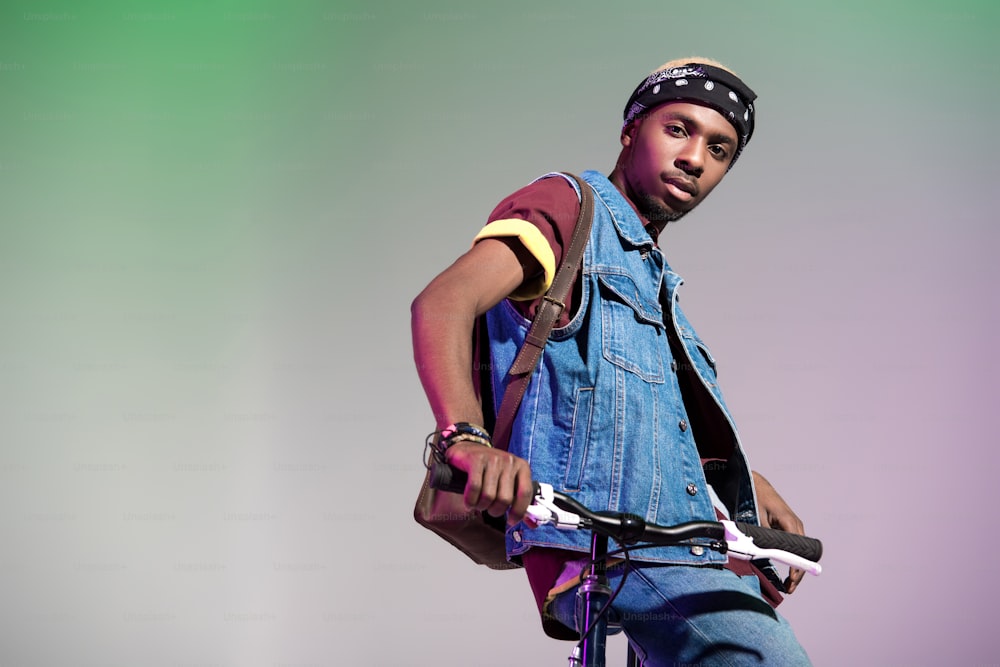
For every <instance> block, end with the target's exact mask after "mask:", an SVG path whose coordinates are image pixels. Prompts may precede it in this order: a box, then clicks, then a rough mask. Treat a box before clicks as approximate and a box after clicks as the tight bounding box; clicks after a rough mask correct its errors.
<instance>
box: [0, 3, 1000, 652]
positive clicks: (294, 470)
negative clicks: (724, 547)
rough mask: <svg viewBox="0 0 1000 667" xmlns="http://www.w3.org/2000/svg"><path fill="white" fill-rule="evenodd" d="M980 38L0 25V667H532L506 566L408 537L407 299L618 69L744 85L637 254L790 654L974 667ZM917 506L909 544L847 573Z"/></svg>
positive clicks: (532, 621) (476, 15) (984, 633)
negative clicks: (776, 560) (720, 66)
mask: <svg viewBox="0 0 1000 667" xmlns="http://www.w3.org/2000/svg"><path fill="white" fill-rule="evenodd" d="M998 28H1000V10H998V9H997V7H996V5H995V4H993V3H987V2H948V3H945V2H940V3H935V2H923V1H920V2H900V1H897V2H882V3H873V2H857V1H851V2H837V3H798V2H791V1H786V2H758V3H746V2H735V1H734V2H704V3H698V5H697V6H691V5H686V4H680V3H663V2H657V3H652V2H641V3H629V5H628V6H627V7H624V8H617V7H613V6H610V4H609V3H608V4H607V5H606V6H603V7H601V8H597V7H591V6H590V5H582V4H579V3H570V2H560V3H544V4H543V3H525V2H508V3H504V4H503V5H499V4H495V5H489V6H483V7H480V6H477V5H472V4H461V3H446V2H430V3H424V4H421V5H419V6H417V5H412V6H411V5H407V4H404V3H360V2H355V3H345V2H338V3H330V2H309V1H295V2H288V3H277V2H264V1H257V2H240V3H237V2H230V3H222V2H219V3H207V4H204V5H203V4H201V3H165V2H160V3H157V2H146V3H138V2H96V3H89V4H86V5H84V4H82V3H68V2H64V3H59V2H52V3H45V4H39V3H34V2H7V3H5V4H4V7H3V9H2V10H0V94H2V100H3V103H2V104H0V258H2V262H0V276H2V281H0V312H2V319H0V322H2V325H0V336H2V341H3V344H2V346H0V373H2V377H3V378H4V381H3V382H2V383H0V535H2V536H3V537H2V544H3V548H2V549H0V663H2V664H5V665H7V664H11V665H14V664H19V665H36V664H37V665H57V664H74V665H171V666H181V665H189V666H193V665H248V666H257V665H260V666H275V667H276V666H277V665H385V664H394V665H425V664H436V665H469V664H477V665H509V664H513V663H514V662H522V663H523V664H564V660H565V655H566V653H567V652H568V650H569V647H568V645H566V644H560V643H557V642H554V641H550V640H547V639H545V638H544V637H543V636H542V634H541V632H540V629H539V627H538V624H537V620H536V618H535V616H534V612H533V611H532V608H531V602H530V594H529V592H528V589H527V585H526V583H525V582H524V581H523V580H522V575H520V574H518V573H499V574H494V573H490V572H487V571H485V570H480V569H477V568H475V567H474V566H472V565H470V564H466V563H465V562H464V561H462V560H461V559H460V557H459V556H458V555H457V554H456V553H452V552H450V551H448V549H447V548H446V547H444V546H443V543H439V542H437V541H436V540H435V539H433V538H432V537H431V536H430V535H429V534H427V533H425V532H422V531H420V530H419V529H418V528H417V527H416V526H415V525H414V524H413V523H412V521H411V520H410V518H409V511H410V505H411V503H412V500H413V496H414V494H415V491H416V488H417V485H418V484H419V481H420V478H421V471H422V468H421V466H420V464H419V451H420V446H421V440H422V438H423V436H424V434H425V432H426V431H427V430H429V429H430V427H431V424H432V420H431V419H430V416H429V411H428V409H427V408H426V405H425V404H424V401H423V398H422V393H421V392H420V389H419V386H418V383H417V381H416V377H415V373H414V372H413V370H412V362H411V360H410V349H409V335H408V311H407V308H408V304H409V301H410V299H412V297H413V296H414V295H415V294H416V293H417V291H418V290H419V289H420V288H421V287H422V286H423V285H424V284H425V283H426V282H427V281H428V280H429V279H430V278H431V277H432V276H433V275H434V274H435V273H436V272H437V271H438V270H440V269H441V268H443V266H445V265H446V263H447V262H448V261H450V260H451V259H452V258H454V257H455V256H456V255H457V254H458V253H460V252H462V251H463V250H464V248H465V247H467V245H468V243H469V240H470V239H471V237H472V235H473V234H474V233H475V231H476V230H477V228H478V226H479V225H480V224H481V222H482V221H483V220H484V218H485V216H486V215H487V213H488V212H489V210H490V209H491V208H492V206H493V205H494V204H495V203H496V202H497V201H498V200H499V199H500V198H501V197H502V196H504V195H505V194H507V193H508V192H509V191H511V190H513V189H514V188H516V187H519V186H520V185H522V184H524V183H525V182H526V181H528V180H530V179H531V178H533V177H535V176H537V175H539V174H541V173H544V172H546V171H550V170H555V169H569V170H577V171H579V170H583V169H587V168H597V169H603V170H608V169H610V167H611V166H612V165H613V161H614V157H615V154H616V151H617V146H618V145H617V127H618V123H619V119H620V113H621V107H622V105H623V103H624V100H625V99H626V97H627V96H628V94H629V93H630V92H631V90H632V88H633V87H634V85H635V84H636V83H637V82H638V81H639V79H640V78H641V77H642V76H643V75H644V74H645V73H646V72H647V71H648V70H650V69H652V68H654V67H655V66H657V65H659V64H660V63H662V62H664V61H666V60H668V59H670V58H672V57H674V56H678V55H684V54H691V53H697V54H702V55H710V56H712V57H715V58H718V59H720V60H722V61H724V62H727V63H730V64H732V65H733V66H734V67H735V68H736V69H737V70H738V71H739V72H741V73H742V74H743V75H744V76H745V78H746V79H747V80H748V81H749V82H750V84H751V85H752V86H753V87H754V88H755V89H756V90H757V92H758V93H759V95H760V102H759V107H758V108H759V121H758V122H759V125H758V131H757V134H756V135H755V137H754V141H753V143H752V144H751V146H750V149H749V150H748V152H747V154H746V155H745V156H744V157H743V158H741V161H740V165H739V166H738V167H737V168H736V169H735V170H734V171H733V172H732V174H731V175H730V176H729V177H728V178H727V181H726V185H725V186H724V187H722V188H720V189H719V190H718V191H716V193H715V194H713V196H712V198H711V200H710V201H708V202H707V203H706V204H705V205H704V206H703V207H702V209H701V210H699V211H698V212H696V213H695V214H692V215H691V216H689V218H688V219H686V220H685V221H684V222H683V223H681V224H679V225H677V226H676V228H675V229H672V230H670V232H669V233H668V234H667V236H666V237H665V240H664V245H665V247H666V250H667V253H668V256H669V257H670V258H671V262H672V264H673V265H674V266H675V268H677V270H678V271H679V272H680V273H682V274H683V275H684V276H685V277H686V278H687V280H688V283H687V285H686V286H685V288H684V289H685V293H684V300H685V308H686V310H687V311H688V312H689V314H690V315H691V316H692V317H693V318H694V319H695V321H696V322H698V323H699V331H700V332H701V333H702V334H703V336H704V337H705V338H706V340H708V341H709V343H710V344H711V345H712V347H713V351H714V353H715V356H716V357H717V358H719V359H720V364H721V369H722V380H723V383H724V387H725V388H726V391H727V397H728V401H729V403H730V405H731V407H732V408H733V410H734V412H735V414H736V417H737V419H738V421H739V423H740V425H741V430H742V435H743V437H744V440H745V442H746V443H747V445H748V448H749V449H750V452H751V456H752V460H753V461H754V464H755V467H757V468H758V469H760V470H762V471H764V472H765V473H766V474H767V475H768V476H769V477H770V478H771V479H772V481H774V483H775V484H776V486H777V487H778V488H779V489H780V490H781V491H782V493H783V494H784V495H785V496H786V498H788V499H789V501H790V502H791V503H792V505H793V506H794V507H795V509H796V511H798V513H799V514H800V515H801V516H802V517H803V519H804V520H805V523H806V526H807V528H808V529H809V530H810V532H812V533H814V534H816V535H817V536H820V537H822V538H824V540H825V542H826V544H827V556H826V563H827V568H828V570H827V573H826V574H824V576H823V577H821V578H820V579H818V580H815V581H813V580H810V581H807V582H806V584H805V585H804V586H803V588H802V589H801V593H797V594H796V595H795V596H794V597H792V598H791V599H789V600H788V601H787V602H786V603H785V605H783V607H782V611H783V612H784V613H785V614H786V615H787V616H788V617H789V618H790V619H791V621H792V623H793V625H794V627H795V628H796V630H797V632H798V634H799V636H800V638H801V639H802V642H803V644H804V645H805V646H806V648H807V650H808V651H809V652H810V654H811V655H812V656H813V659H814V661H815V662H816V664H817V665H841V664H855V665H867V664H910V665H922V664H926V665H936V664H944V663H951V664H970V663H975V662H978V663H984V662H986V661H988V660H992V659H994V658H993V656H994V655H995V647H994V646H993V642H992V641H990V639H991V631H992V621H991V619H992V617H993V614H992V611H991V610H992V604H991V603H992V601H993V600H994V599H995V598H996V596H997V595H998V594H1000V580H998V577H997V575H996V568H995V567H993V566H991V565H990V562H989V561H990V559H991V556H992V551H995V550H996V547H997V546H1000V545H998V544H996V539H995V538H991V540H992V541H991V542H990V543H989V545H988V546H989V547H991V549H990V551H988V552H986V553H977V552H976V551H975V550H974V549H975V545H976V540H977V539H980V540H981V538H980V537H979V536H980V535H981V531H982V527H981V526H980V525H979V522H977V518H978V517H989V514H988V511H989V510H988V508H991V507H993V506H995V504H996V501H997V493H996V491H995V488H996V484H995V481H994V476H995V472H996V470H997V469H998V466H1000V456H998V454H997V448H996V446H995V444H996V442H995V441H996V436H995V429H994V428H992V427H993V424H992V422H991V421H990V420H989V417H992V412H994V411H995V404H996V396H997V380H996V377H997V373H998V372H1000V363H998V362H1000V359H998V354H997V351H996V333H995V332H996V326H997V323H998V303H997V298H996V296H995V291H994V290H995V286H996V284H997V282H998V279H1000V270H998V268H997V266H996V261H995V259H994V257H995V254H996V249H997V247H998V243H997V242H998V240H1000V239H998V237H1000V233H998V231H997V216H998V214H997V211H998V205H1000V196H998V193H997V188H996V186H995V184H994V181H995V175H996V166H995V163H996V156H997V154H998V151H1000V139H998V135H997V132H996V119H997V109H998V108H1000V92H998V90H1000V89H998V86H997V83H998V81H1000V52H998V49H997V47H995V46H992V44H994V43H995V36H996V34H997V31H998ZM376 519H377V520H378V521H379V522H380V523H379V525H377V526H376V525H372V522H373V521H375V520H376ZM924 520H934V521H947V522H948V524H949V525H950V526H951V527H952V528H951V530H950V531H949V535H948V537H947V539H948V542H947V543H945V544H941V545H927V543H926V542H925V540H927V539H928V538H925V537H923V536H919V537H917V538H916V540H917V541H918V542H919V543H920V544H921V548H920V549H918V550H917V551H916V553H913V554H909V555H904V556H899V555H897V556H890V555H886V553H885V552H886V549H885V547H884V546H882V545H881V544H879V541H880V540H883V539H884V538H885V536H886V527H887V526H888V525H893V524H890V523H889V522H890V521H892V522H895V524H894V525H895V526H897V527H896V528H893V533H894V534H898V533H899V531H902V530H910V531H919V530H921V527H922V524H921V523H920V522H922V521H924ZM963 530H964V531H968V532H966V533H963V532H962V531H963ZM972 531H976V532H972ZM979 543H982V542H981V541H980V542H979ZM925 545H926V546H925ZM869 552H870V553H869ZM946 556H947V557H948V558H949V560H951V561H952V562H947V561H945V560H944V557H946ZM894 559H898V561H897V560H894ZM446 628H449V629H450V630H451V633H452V634H451V636H450V637H449V635H448V631H447V630H446ZM497 636H500V637H503V638H512V641H513V642H517V643H520V644H523V646H524V651H525V653H523V654H522V653H521V652H520V650H518V651H517V652H515V651H514V649H513V648H511V649H510V650H509V651H507V652H506V653H504V652H503V651H500V650H497V648H495V646H496V643H495V640H493V639H492V638H494V637H497ZM513 638H517V639H513ZM613 645H614V646H615V647H616V648H615V651H616V653H618V654H623V649H621V644H620V641H618V640H616V641H615V642H614V643H613ZM511 646H513V644H511ZM527 656H530V657H527Z"/></svg>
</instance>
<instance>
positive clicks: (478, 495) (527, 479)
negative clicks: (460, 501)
mask: <svg viewBox="0 0 1000 667" xmlns="http://www.w3.org/2000/svg"><path fill="white" fill-rule="evenodd" d="M445 459H446V460H447V461H448V463H450V464H451V465H453V466H455V467H456V468H458V469H460V470H464V471H465V472H466V473H467V474H468V475H469V481H468V483H466V485H465V496H464V498H465V504H466V506H468V507H469V508H471V509H477V510H480V511H485V512H488V513H490V514H491V515H493V516H501V515H503V513H504V512H507V511H508V510H509V513H508V514H507V522H508V523H509V524H511V525H513V524H515V523H517V522H518V521H520V520H521V519H522V518H524V513H525V510H527V509H528V505H530V504H531V497H532V486H531V468H530V467H529V466H528V462H527V461H525V460H524V459H522V458H518V457H516V456H514V455H513V454H509V453H508V452H505V451H503V450H502V449H493V448H492V447H486V446H484V445H480V444H478V443H474V442H468V441H459V442H456V443H455V444H454V445H452V446H451V447H449V448H448V451H447V452H445Z"/></svg>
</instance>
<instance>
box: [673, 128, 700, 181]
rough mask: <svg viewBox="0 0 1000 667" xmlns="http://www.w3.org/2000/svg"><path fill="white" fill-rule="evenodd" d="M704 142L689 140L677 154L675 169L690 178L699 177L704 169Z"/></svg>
mask: <svg viewBox="0 0 1000 667" xmlns="http://www.w3.org/2000/svg"><path fill="white" fill-rule="evenodd" d="M703 143H704V142H703V141H701V140H699V139H696V138H693V137H692V138H691V139H690V140H688V141H686V142H685V143H684V148H683V149H682V150H681V152H680V153H678V154H677V167H678V168H679V169H683V170H684V172H685V173H687V174H689V175H691V176H701V172H702V171H704V169H705V158H704V146H702V144H703Z"/></svg>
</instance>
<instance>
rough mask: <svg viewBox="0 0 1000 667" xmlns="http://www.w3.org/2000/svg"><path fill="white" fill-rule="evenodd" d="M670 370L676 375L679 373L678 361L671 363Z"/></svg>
mask: <svg viewBox="0 0 1000 667" xmlns="http://www.w3.org/2000/svg"><path fill="white" fill-rule="evenodd" d="M670 370H672V371H673V372H675V373H676V372H677V360H676V359H674V360H673V361H671V362H670Z"/></svg>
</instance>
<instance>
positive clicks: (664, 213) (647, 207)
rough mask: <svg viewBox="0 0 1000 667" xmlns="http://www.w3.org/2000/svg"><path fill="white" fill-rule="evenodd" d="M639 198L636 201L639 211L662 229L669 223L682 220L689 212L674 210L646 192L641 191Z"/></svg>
mask: <svg viewBox="0 0 1000 667" xmlns="http://www.w3.org/2000/svg"><path fill="white" fill-rule="evenodd" d="M637 199H638V200H639V201H637V202H636V208H638V209H639V212H640V213H642V214H643V215H644V216H645V217H646V219H647V220H649V221H650V222H651V223H655V224H656V226H657V227H659V228H660V229H663V228H664V227H666V226H667V223H670V222H676V221H678V220H680V219H681V218H683V217H684V215H685V214H686V213H687V211H673V210H671V209H669V208H667V207H666V206H664V205H663V203H662V202H660V201H659V200H657V199H656V198H655V197H653V196H652V195H650V194H647V193H645V192H643V193H641V194H640V195H639V196H638V198H637Z"/></svg>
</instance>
